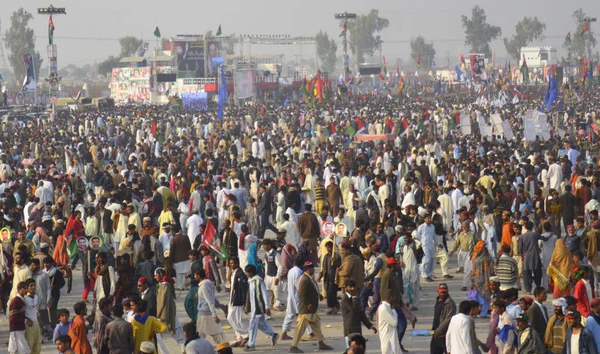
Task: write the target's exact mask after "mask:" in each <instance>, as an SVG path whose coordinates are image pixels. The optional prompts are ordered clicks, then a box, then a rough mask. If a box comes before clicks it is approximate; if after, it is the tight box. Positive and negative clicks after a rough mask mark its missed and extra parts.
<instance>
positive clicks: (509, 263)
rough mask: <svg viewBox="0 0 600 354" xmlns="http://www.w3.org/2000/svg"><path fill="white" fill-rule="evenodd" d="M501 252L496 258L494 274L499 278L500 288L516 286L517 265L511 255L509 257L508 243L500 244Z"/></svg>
mask: <svg viewBox="0 0 600 354" xmlns="http://www.w3.org/2000/svg"><path fill="white" fill-rule="evenodd" d="M501 249H502V253H501V254H500V257H499V258H498V265H497V266H496V274H497V275H498V277H499V280H500V290H501V291H504V290H508V289H512V288H515V289H516V288H517V282H518V281H519V265H518V264H517V261H515V259H514V258H513V257H511V255H510V253H511V248H510V246H509V245H502V248H501Z"/></svg>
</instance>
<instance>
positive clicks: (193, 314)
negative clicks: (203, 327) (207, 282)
mask: <svg viewBox="0 0 600 354" xmlns="http://www.w3.org/2000/svg"><path fill="white" fill-rule="evenodd" d="M197 295H198V281H197V280H196V279H194V278H192V280H191V281H190V290H189V291H188V293H187V295H186V296H185V301H184V303H183V305H184V307H185V313H187V315H188V317H189V318H190V319H191V320H192V323H196V321H197V319H198V298H197V297H196V296H197Z"/></svg>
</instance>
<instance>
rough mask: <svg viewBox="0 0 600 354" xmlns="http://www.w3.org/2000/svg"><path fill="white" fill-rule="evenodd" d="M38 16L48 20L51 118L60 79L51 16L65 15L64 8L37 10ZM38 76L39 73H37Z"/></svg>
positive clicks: (49, 7)
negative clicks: (43, 16) (45, 17)
mask: <svg viewBox="0 0 600 354" xmlns="http://www.w3.org/2000/svg"><path fill="white" fill-rule="evenodd" d="M38 14H40V15H49V16H50V17H49V19H48V46H47V47H46V48H47V51H48V61H49V62H50V65H49V70H48V78H47V79H46V80H47V81H48V93H49V95H50V97H51V98H50V103H51V104H52V117H54V109H55V107H54V106H55V102H56V94H57V93H58V91H59V87H60V86H59V84H60V77H59V76H58V62H57V57H58V51H57V50H56V44H54V21H53V19H52V15H66V14H67V11H66V9H65V8H64V7H54V6H52V5H50V6H48V7H43V8H38ZM38 74H39V73H38Z"/></svg>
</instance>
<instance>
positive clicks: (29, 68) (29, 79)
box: [21, 53, 37, 92]
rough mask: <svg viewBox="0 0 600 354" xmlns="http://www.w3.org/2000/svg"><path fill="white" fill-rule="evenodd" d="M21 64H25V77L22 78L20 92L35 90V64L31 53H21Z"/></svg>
mask: <svg viewBox="0 0 600 354" xmlns="http://www.w3.org/2000/svg"><path fill="white" fill-rule="evenodd" d="M23 65H25V78H24V79H23V87H22V88H21V91H22V92H35V88H36V85H37V80H36V77H35V64H34V62H33V54H31V53H25V54H23Z"/></svg>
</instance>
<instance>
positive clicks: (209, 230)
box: [202, 220, 216, 246]
mask: <svg viewBox="0 0 600 354" xmlns="http://www.w3.org/2000/svg"><path fill="white" fill-rule="evenodd" d="M215 233H216V230H215V227H214V225H213V223H212V222H211V221H210V220H208V222H207V223H206V228H205V229H204V235H203V236H202V243H204V244H205V245H206V246H210V244H211V243H212V240H213V239H214V238H215Z"/></svg>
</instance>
